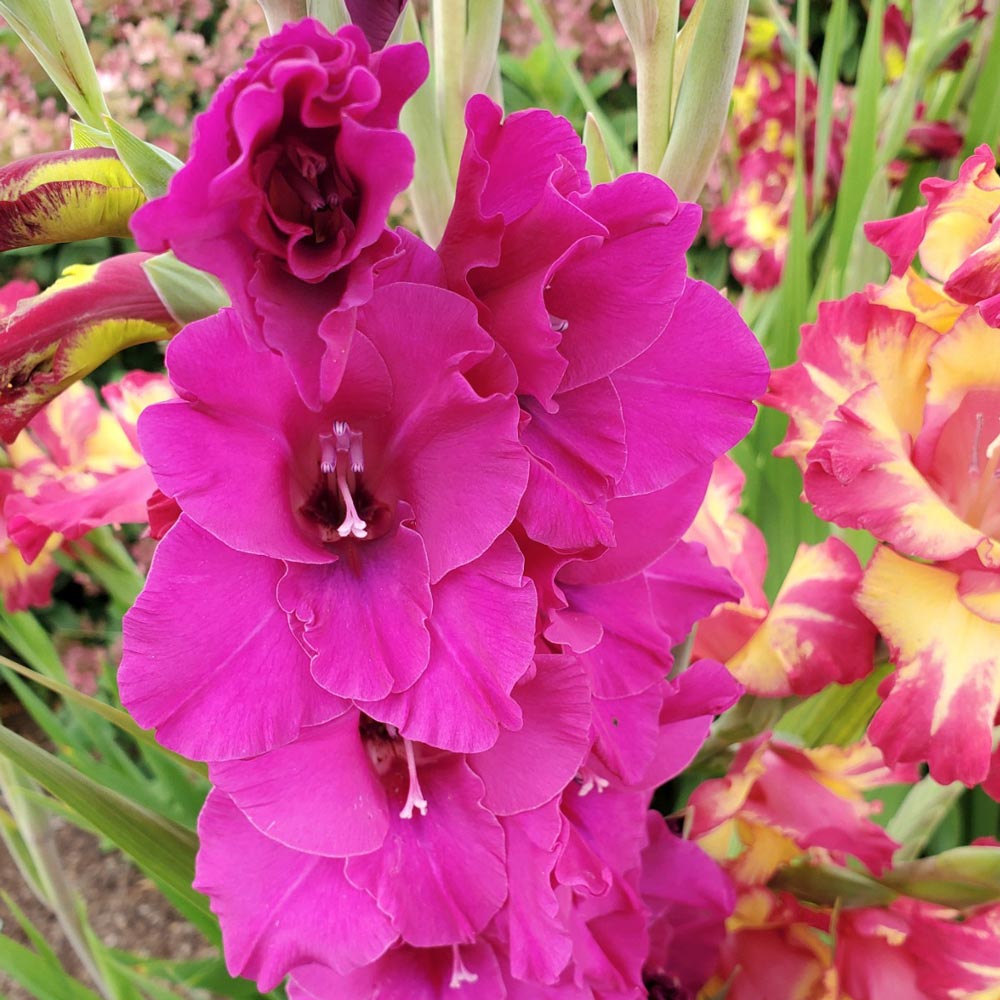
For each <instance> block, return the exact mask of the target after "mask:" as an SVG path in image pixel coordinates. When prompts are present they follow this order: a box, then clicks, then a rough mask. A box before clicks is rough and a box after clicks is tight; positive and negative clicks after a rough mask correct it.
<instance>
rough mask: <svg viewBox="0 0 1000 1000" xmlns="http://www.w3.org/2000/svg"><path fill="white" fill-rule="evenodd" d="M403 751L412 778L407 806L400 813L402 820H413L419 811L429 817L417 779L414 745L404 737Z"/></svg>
mask: <svg viewBox="0 0 1000 1000" xmlns="http://www.w3.org/2000/svg"><path fill="white" fill-rule="evenodd" d="M403 749H404V750H405V752H406V770H407V773H408V774H409V777H410V790H409V792H408V793H407V796H406V804H405V805H404V806H403V808H402V809H400V811H399V818H400V819H413V810H414V809H419V810H420V815H421V816H426V815H427V799H425V798H424V793H423V790H422V789H421V787H420V779H419V778H418V777H417V761H416V759H415V758H414V756H413V744H412V743H411V742H410V741H409V740H408V739H406V737H403Z"/></svg>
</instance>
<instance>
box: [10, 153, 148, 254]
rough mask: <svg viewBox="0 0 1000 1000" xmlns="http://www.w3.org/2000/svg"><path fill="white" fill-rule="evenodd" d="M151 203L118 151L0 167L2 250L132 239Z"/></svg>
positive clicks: (44, 155)
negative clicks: (134, 224)
mask: <svg viewBox="0 0 1000 1000" xmlns="http://www.w3.org/2000/svg"><path fill="white" fill-rule="evenodd" d="M145 200H146V198H145V195H144V194H143V193H142V188H140V187H139V185H138V184H136V182H135V181H134V180H133V178H132V175H131V174H130V173H129V172H128V171H127V170H126V169H125V167H124V165H123V164H122V162H121V160H119V159H118V154H117V153H116V152H115V151H114V150H113V149H101V148H95V149H71V150H66V151H65V152H58V153H40V154H38V155H37V156H29V157H28V158H27V159H25V160H18V161H17V162H15V163H11V164H8V165H7V166H5V167H2V168H0V234H2V235H0V250H11V249H13V248H14V247H27V246H37V245H39V244H44V243H69V242H71V241H72V240H89V239H93V238H94V237H96V236H128V235H130V233H129V225H128V224H129V219H130V218H131V216H132V213H133V212H134V211H135V210H136V209H137V208H138V207H139V206H140V205H141V204H142V203H143V202H144V201H145Z"/></svg>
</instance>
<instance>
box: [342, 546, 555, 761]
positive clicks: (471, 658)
mask: <svg viewBox="0 0 1000 1000" xmlns="http://www.w3.org/2000/svg"><path fill="white" fill-rule="evenodd" d="M432 596H433V604H434V610H433V613H432V615H431V617H430V620H429V622H428V628H429V630H430V635H431V647H430V660H429V662H428V666H427V669H426V670H425V671H424V672H423V674H421V676H420V677H419V678H418V679H417V681H416V682H415V683H414V684H413V686H412V687H409V688H407V689H406V690H403V691H398V692H396V693H392V694H389V695H386V696H385V697H384V698H382V699H380V700H379V701H378V702H375V703H372V702H368V703H365V704H364V705H363V706H362V707H363V708H364V711H365V712H367V713H368V714H369V715H371V716H372V717H373V718H376V719H379V720H380V721H381V722H387V723H391V724H392V725H394V726H395V727H396V728H397V729H398V730H399V732H400V734H401V735H402V736H404V737H406V738H408V739H411V740H416V741H418V742H420V743H427V744H429V745H430V746H435V747H440V748H441V749H443V750H451V751H453V752H456V753H474V752H477V751H480V750H486V749H488V748H489V747H491V746H493V744H494V743H496V741H497V737H498V735H499V733H500V730H501V729H507V730H517V729H520V728H521V709H520V707H519V705H518V703H517V701H516V699H515V698H514V697H513V696H512V694H511V691H512V689H513V687H514V685H515V684H516V683H517V681H518V680H519V679H520V678H521V677H522V676H523V674H524V673H525V671H526V670H527V669H528V668H529V667H530V666H531V661H532V658H533V656H534V652H535V616H536V612H537V603H538V602H537V600H536V598H535V588H534V587H533V586H532V585H531V582H530V581H529V580H526V579H525V577H524V557H523V556H522V555H521V553H520V551H519V549H518V547H517V544H516V543H515V542H514V540H513V538H512V537H511V536H510V535H509V534H506V535H501V537H500V538H499V539H498V540H497V541H496V543H494V545H493V546H492V547H491V548H490V549H489V550H488V551H487V552H486V553H485V554H484V555H483V556H481V557H480V558H479V559H477V560H475V561H474V562H471V563H469V564H468V565H466V566H462V567H461V568H459V569H456V570H453V571H452V572H451V573H449V574H448V575H447V576H446V577H445V578H444V579H443V580H441V582H440V583H438V584H437V585H436V586H435V587H434V588H433V590H432Z"/></svg>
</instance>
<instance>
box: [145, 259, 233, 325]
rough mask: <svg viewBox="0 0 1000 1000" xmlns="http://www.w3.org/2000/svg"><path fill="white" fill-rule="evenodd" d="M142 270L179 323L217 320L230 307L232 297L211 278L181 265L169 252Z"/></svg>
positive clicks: (185, 265)
mask: <svg viewBox="0 0 1000 1000" xmlns="http://www.w3.org/2000/svg"><path fill="white" fill-rule="evenodd" d="M142 269H143V270H144V271H145V272H146V277H147V278H149V283H150V284H151V285H152V286H153V288H154V289H155V290H156V294H157V295H159V297H160V301H161V302H162V303H163V304H164V305H165V306H166V307H167V309H168V311H169V312H170V315H171V316H173V317H174V319H176V320H177V322H178V323H193V322H194V321H195V320H196V319H204V318H205V317H206V316H214V315H215V314H216V313H217V312H218V311H219V310H220V309H223V308H225V307H226V306H228V305H229V296H228V295H226V292H225V289H223V287H222V285H221V284H219V282H218V281H217V280H216V279H215V278H214V277H213V276H212V275H210V274H206V273H205V272H204V271H199V270H197V269H196V268H193V267H189V266H188V265H187V264H182V263H181V262H180V261H179V260H178V259H177V258H176V257H175V256H174V255H173V254H172V253H170V252H169V251H168V252H167V253H161V254H159V255H158V256H156V257H151V258H150V259H149V260H147V261H146V262H145V263H144V264H143V265H142Z"/></svg>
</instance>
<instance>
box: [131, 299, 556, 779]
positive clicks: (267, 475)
mask: <svg viewBox="0 0 1000 1000" xmlns="http://www.w3.org/2000/svg"><path fill="white" fill-rule="evenodd" d="M490 349H491V342H490V341H489V338H487V337H486V335H485V334H484V333H483V332H482V330H481V329H480V328H479V327H478V326H477V325H476V323H475V316H474V312H473V310H472V309H471V307H470V306H469V305H468V303H466V302H464V301H463V300H462V299H460V298H459V297H457V296H454V295H452V294H450V293H448V292H446V291H444V290H441V289H435V288H431V287H429V286H418V285H411V284H407V283H395V284H392V285H388V286H385V287H382V288H380V289H379V290H377V292H376V293H375V296H374V298H373V299H372V301H371V302H370V303H369V304H368V305H367V306H366V307H364V309H363V310H361V311H360V313H359V317H358V330H357V332H356V333H355V334H354V337H353V339H352V346H351V349H350V354H349V356H348V358H347V361H346V364H345V373H344V377H343V381H342V383H341V385H340V388H339V389H338V391H337V393H336V394H335V395H334V396H333V397H332V398H331V399H330V400H329V402H328V403H327V404H326V405H325V406H324V408H323V409H322V410H321V411H320V412H319V413H316V412H314V411H312V410H310V409H309V408H307V407H306V406H305V405H304V403H303V402H302V400H301V398H300V397H299V394H298V392H297V391H296V387H295V385H294V384H293V382H292V379H291V378H290V376H289V373H288V369H287V367H286V366H285V365H284V363H283V361H282V360H281V359H280V358H278V357H277V356H275V355H269V354H262V353H260V352H257V351H255V350H254V349H253V348H252V347H251V346H250V345H249V343H248V342H247V340H246V338H245V337H244V336H243V331H242V329H241V325H240V323H239V321H238V320H237V318H236V316H235V314H234V313H233V312H232V311H228V312H224V313H222V314H220V315H219V316H218V317H213V318H211V319H208V320H204V321H202V322H200V323H197V324H193V325H191V326H189V327H188V328H187V329H186V330H185V331H184V333H183V336H182V337H181V338H180V339H179V340H178V341H177V342H176V344H175V345H174V346H173V347H172V348H171V350H170V352H169V357H168V367H169V369H170V372H171V378H172V380H173V382H174V385H175V386H176V387H177V388H178V392H179V394H180V396H181V399H179V400H178V401H176V402H171V403H167V404H164V405H162V406H158V407H154V408H152V409H151V410H150V411H149V412H148V414H147V415H146V416H145V417H144V418H143V421H142V424H141V428H140V433H141V437H142V440H143V445H144V449H145V450H146V451H147V453H148V455H149V457H150V461H151V467H152V469H153V472H154V474H155V476H156V478H157V483H158V485H159V486H160V488H161V489H162V490H163V491H164V493H166V494H167V495H169V496H171V497H173V498H174V499H175V500H176V501H177V502H178V503H179V505H180V507H181V508H182V510H183V511H184V514H185V517H183V518H182V519H181V521H180V522H179V523H178V524H177V526H176V527H175V528H174V529H173V530H172V531H171V532H170V534H169V535H168V536H167V538H166V539H164V541H163V543H162V544H161V546H160V549H159V551H158V553H157V559H156V561H155V563H154V566H153V570H152V575H151V577H150V583H149V585H148V586H147V589H146V590H145V592H144V593H143V595H142V597H140V599H139V601H138V603H137V604H136V606H135V608H134V609H133V610H132V612H131V613H130V615H129V616H128V620H127V624H126V633H125V634H126V639H125V658H124V661H123V667H122V673H121V683H122V691H123V698H124V699H125V701H126V703H127V704H129V706H130V710H131V711H132V712H133V713H135V714H136V716H137V718H140V719H142V720H143V721H144V723H145V724H147V725H158V726H161V727H164V726H165V727H166V728H161V738H163V739H164V740H165V741H167V742H168V744H169V745H171V746H176V747H177V748H178V749H182V750H183V751H184V752H186V753H188V754H191V755H193V756H201V757H203V758H204V759H224V758H230V757H242V756H247V755H249V754H254V753H260V752H262V751H263V750H266V749H269V748H270V747H272V746H275V745H280V744H281V743H283V742H287V741H288V740H289V739H291V738H292V737H294V736H295V734H296V733H297V731H298V729H299V727H300V726H301V725H309V724H316V723H318V722H322V721H326V720H328V719H330V718H332V717H333V715H336V714H339V712H340V711H342V710H343V709H342V708H337V703H338V699H339V698H347V699H354V700H355V701H357V702H358V704H359V705H360V706H361V707H362V708H363V710H364V711H365V712H366V713H367V714H369V715H371V716H373V717H374V718H377V719H378V720H379V721H381V722H385V723H389V724H392V725H394V726H396V727H398V728H399V729H400V730H401V731H402V733H403V735H404V736H406V737H407V738H412V739H419V740H422V741H427V742H433V743H435V744H436V745H439V746H443V747H446V748H448V749H452V750H456V751H475V750H483V749H486V748H487V747H488V746H490V745H492V743H494V742H495V741H496V739H497V736H498V733H499V729H500V727H501V726H503V727H506V728H510V729H517V728H519V727H520V725H521V715H520V711H519V709H518V707H517V705H516V703H515V702H514V701H513V700H512V699H511V696H510V692H511V690H512V688H513V686H514V684H515V683H516V682H517V680H518V679H519V678H520V677H521V676H522V675H523V674H524V673H525V671H526V670H527V669H528V667H529V665H530V663H531V659H532V656H533V653H534V623H535V609H536V601H535V596H534V590H533V588H532V586H531V584H530V583H529V582H526V581H525V580H524V579H523V557H522V556H521V554H520V552H519V551H518V548H517V546H516V544H515V543H514V541H513V539H512V538H511V536H509V535H507V534H504V531H505V529H506V528H507V527H508V526H509V525H510V523H511V521H512V520H513V518H514V515H515V513H516V510H517V505H518V503H519V502H520V498H521V495H522V493H523V490H524V484H525V480H526V477H527V458H526V456H525V455H524V453H523V450H522V449H521V447H520V445H519V444H518V442H517V421H518V413H519V411H518V408H517V404H516V402H515V400H514V399H513V398H512V397H511V396H509V395H505V394H503V393H494V394H490V395H488V396H485V397H484V396H480V395H479V394H477V393H476V392H475V390H474V389H473V388H472V387H471V385H470V384H469V382H468V381H467V380H466V378H465V375H464V374H463V373H464V372H466V371H468V370H469V369H470V368H471V367H472V366H474V365H475V364H476V363H477V362H479V361H480V360H481V359H482V358H483V357H484V356H486V355H487V354H488V352H489V351H490ZM211 358H225V359H226V364H227V376H226V378H225V379H220V378H218V377H216V375H215V372H214V370H213V369H212V368H211V366H206V363H205V362H206V359H211ZM264 387H266V392H264V391H263V390H264ZM216 560H218V562H216ZM223 563H225V565H226V566H227V567H228V568H229V574H230V579H229V580H226V579H225V578H224V577H223V576H222V574H221V570H220V568H219V567H220V566H221V565H222V564H223ZM182 566H187V567H188V569H186V570H184V571H183V572H182V574H181V575H182V578H183V579H184V580H186V581H187V582H188V586H189V587H190V588H191V589H190V590H189V591H188V592H187V593H188V594H189V595H190V602H191V604H192V605H194V606H200V607H203V608H204V609H205V610H204V615H205V617H206V620H205V621H199V622H195V621H194V620H193V619H192V617H191V613H190V609H189V607H188V604H187V602H186V601H185V599H184V598H183V596H182V594H181V592H180V591H179V590H178V587H179V585H180V584H179V580H178V576H177V574H178V573H179V572H181V567H182ZM243 577H248V578H252V579H253V581H254V582H253V583H252V584H250V585H249V586H248V587H247V588H246V589H245V591H243V596H244V606H243V608H242V610H240V612H239V613H240V614H241V615H242V616H243V620H246V617H245V616H246V615H247V614H248V612H247V611H246V608H247V607H254V608H255V609H256V610H255V611H254V613H253V616H252V617H253V619H254V620H258V621H260V622H261V628H265V627H266V628H267V629H268V630H269V631H268V642H269V644H273V646H270V647H269V650H267V651H265V650H263V649H261V650H260V651H259V652H258V651H254V652H253V653H252V654H251V653H249V652H248V653H246V654H245V655H244V656H243V658H242V660H240V661H239V662H238V663H236V662H234V661H233V660H232V656H231V648H230V639H229V636H230V634H231V633H230V627H229V625H228V624H227V622H228V618H227V615H232V614H234V613H236V610H235V609H234V608H232V607H227V606H226V602H227V601H229V600H231V597H230V591H231V588H232V587H233V582H232V581H233V580H235V579H242V578H243ZM216 600H218V601H219V602H221V603H220V604H219V605H218V606H216V603H215V602H216ZM432 607H433V613H432ZM470 616H475V617H476V618H477V619H478V620H479V626H478V630H477V631H475V632H472V633H470V632H469V631H468V627H467V621H468V620H469V617H470ZM168 622H173V623H175V624H174V625H172V626H167V625H166V623H168ZM265 622H266V623H267V624H266V626H265V624H264V623H265ZM165 628H167V629H168V631H167V636H169V635H170V631H169V628H174V629H176V634H177V635H178V636H181V635H183V634H184V633H185V632H186V630H188V629H190V628H195V629H198V630H204V635H205V639H204V640H203V641H202V642H201V643H199V644H198V645H199V647H200V648H196V647H194V646H188V645H178V646H177V648H176V650H175V657H172V659H173V662H172V664H171V666H170V669H169V671H166V672H164V671H163V670H162V669H161V668H160V666H159V665H158V664H161V663H163V662H165V661H164V660H163V658H162V648H163V645H162V644H163V643H164V642H168V643H170V644H171V645H173V643H172V641H171V640H170V639H169V638H167V636H164V634H163V630H164V629H165ZM209 635H212V636H217V644H215V645H213V646H212V650H213V652H212V653H211V654H209V653H208V652H207V650H206V648H205V642H206V641H208V640H207V637H208V636H209ZM178 641H180V640H178ZM157 650H161V652H157ZM268 657H270V658H271V659H270V661H269V660H268ZM303 658H305V659H306V660H307V662H308V664H309V665H310V666H308V667H306V668H305V669H304V668H303V662H302V661H303ZM310 669H311V673H310ZM195 677H198V678H201V679H202V680H201V683H202V684H204V683H208V682H210V683H211V684H212V685H213V686H214V688H215V689H216V696H215V697H213V699H208V700H206V701H201V700H199V699H191V698H190V697H189V694H190V687H189V685H190V684H191V683H193V681H194V678H195ZM251 677H254V678H256V679H255V680H254V681H252V682H251V680H250V678H251ZM210 679H211V680H210ZM248 683H260V684H262V685H265V686H267V687H269V688H270V690H271V691H272V694H271V695H270V696H268V697H263V696H262V697H261V698H260V700H259V702H258V703H257V704H256V705H255V708H254V711H253V713H250V714H247V715H245V716H243V717H241V719H240V721H239V722H238V723H237V724H233V723H230V724H228V725H227V726H226V727H218V726H215V725H214V724H212V723H211V722H210V719H211V718H213V715H212V713H213V712H215V711H218V710H219V708H221V705H222V704H223V703H224V700H225V699H227V698H236V699H239V700H241V701H242V700H243V699H245V698H247V697H248V696H247V689H246V685H247V684H248ZM286 683H287V685H288V688H287V690H288V692H289V693H288V697H290V698H294V700H295V704H296V706H297V707H296V708H295V709H294V710H291V711H290V710H289V706H287V705H286V706H285V707H284V708H283V707H282V705H281V704H280V702H279V701H278V700H276V697H275V695H274V693H273V692H274V691H277V690H279V689H284V687H283V686H284V685H285V684H286ZM320 689H326V691H328V692H330V694H329V695H327V696H325V698H320V699H317V698H316V691H318V690H320ZM292 691H294V692H296V693H295V694H294V695H293V694H292V693H291V692H292ZM223 692H228V694H225V693H223ZM309 692H312V693H311V694H310V693H309ZM334 695H335V696H337V697H336V698H335V697H333V696H334ZM217 699H222V700H217ZM320 703H323V704H325V705H326V708H324V709H322V710H320V709H319V708H318V707H317V706H318V705H319V704H320ZM213 706H214V707H213ZM310 706H311V707H310ZM317 713H319V714H317Z"/></svg>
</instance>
